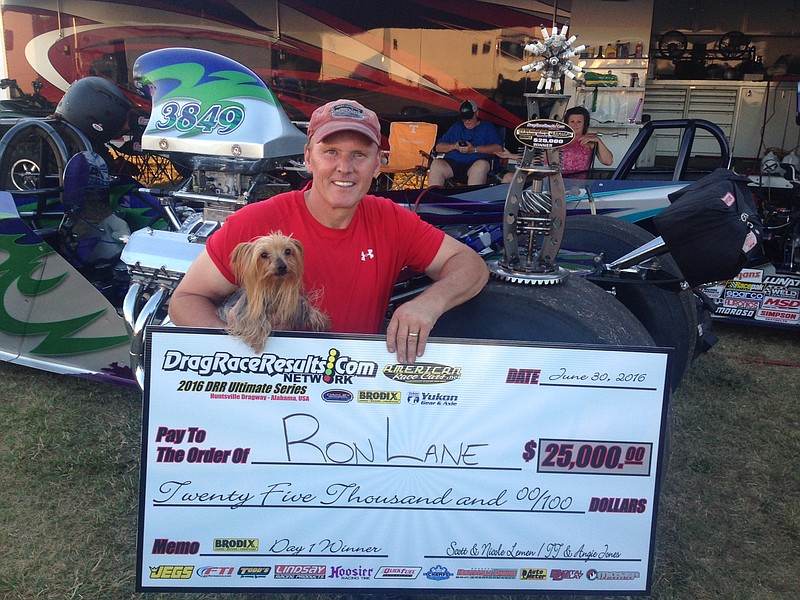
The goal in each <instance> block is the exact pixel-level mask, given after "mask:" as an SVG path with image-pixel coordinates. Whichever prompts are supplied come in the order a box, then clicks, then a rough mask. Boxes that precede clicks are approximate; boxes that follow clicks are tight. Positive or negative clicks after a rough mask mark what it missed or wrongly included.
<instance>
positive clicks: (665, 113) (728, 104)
mask: <svg viewBox="0 0 800 600" xmlns="http://www.w3.org/2000/svg"><path fill="white" fill-rule="evenodd" d="M738 95H739V85H738V84H733V85H731V84H725V83H687V82H683V83H680V82H669V83H665V82H653V83H651V82H648V84H647V95H646V96H645V101H644V112H645V113H646V114H648V115H650V118H651V119H653V120H661V119H705V120H706V121H711V122H712V123H714V124H715V125H717V126H719V127H720V129H722V131H723V132H724V133H725V136H726V137H727V138H728V141H729V142H730V141H731V140H732V139H733V135H734V129H735V122H736V102H737V99H738ZM656 137H657V145H656V151H657V153H658V154H665V155H667V156H672V155H676V154H677V152H678V146H679V144H680V137H679V132H678V131H676V130H673V131H669V132H658V133H657V134H656ZM694 153H695V154H697V155H700V156H715V155H719V144H717V142H716V140H715V139H714V138H713V137H712V136H711V134H709V133H706V132H704V131H700V132H698V133H697V137H696V139H695V143H694Z"/></svg>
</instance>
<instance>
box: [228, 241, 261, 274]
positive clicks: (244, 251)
mask: <svg viewBox="0 0 800 600" xmlns="http://www.w3.org/2000/svg"><path fill="white" fill-rule="evenodd" d="M255 247H256V244H255V243H253V242H242V243H240V244H238V245H237V246H236V248H234V249H233V253H231V267H232V270H233V274H234V276H235V277H236V280H237V281H241V280H242V278H243V275H244V273H246V272H247V269H248V267H249V266H250V261H252V254H253V249H254V248H255Z"/></svg>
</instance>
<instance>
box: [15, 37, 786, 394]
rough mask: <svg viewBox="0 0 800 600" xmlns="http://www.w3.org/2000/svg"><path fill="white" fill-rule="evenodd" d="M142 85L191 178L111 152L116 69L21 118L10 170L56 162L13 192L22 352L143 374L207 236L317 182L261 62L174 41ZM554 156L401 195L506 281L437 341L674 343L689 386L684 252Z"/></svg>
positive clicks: (693, 335)
mask: <svg viewBox="0 0 800 600" xmlns="http://www.w3.org/2000/svg"><path fill="white" fill-rule="evenodd" d="M134 81H135V83H136V86H137V88H138V90H139V92H140V93H141V94H143V95H145V96H147V97H149V98H150V99H151V101H152V112H151V115H150V119H149V122H148V123H147V125H146V129H145V130H144V133H143V134H142V136H141V149H142V151H144V152H152V153H154V154H158V155H159V156H166V157H168V158H169V160H170V161H172V163H174V164H175V165H176V167H177V169H178V171H179V172H182V173H185V174H186V177H185V178H184V179H183V180H182V181H180V182H179V183H178V184H177V185H170V186H163V187H161V188H155V187H142V186H140V185H138V183H137V182H136V180H135V179H134V178H133V177H132V176H130V174H126V173H122V174H120V173H116V172H113V170H112V171H109V161H108V157H107V156H104V150H103V146H104V145H105V144H108V143H109V142H110V141H111V140H113V139H115V137H117V136H118V135H119V134H120V132H121V130H122V129H123V125H124V123H125V121H126V120H127V118H128V116H127V115H126V114H125V113H126V111H127V107H129V104H126V103H125V102H124V99H125V96H124V95H123V94H122V93H121V92H120V91H119V90H115V89H114V87H115V86H114V85H113V84H111V83H110V82H108V81H106V80H103V79H102V78H97V77H90V78H85V79H81V80H78V81H77V82H76V83H75V84H73V86H72V87H71V88H70V90H68V92H67V93H66V94H65V96H64V98H63V99H62V101H61V103H59V106H58V107H57V109H56V111H55V116H54V117H52V118H47V119H34V120H28V121H23V122H20V123H18V124H17V125H15V126H14V127H12V128H11V129H10V130H9V131H8V133H6V135H5V136H3V138H2V140H0V172H2V171H4V170H5V169H6V168H8V166H9V160H10V159H9V158H8V157H13V155H14V151H15V147H16V146H17V143H16V142H18V141H19V140H30V139H33V140H38V141H39V155H38V164H39V166H40V172H39V175H38V176H37V179H36V180H35V182H34V183H35V185H32V186H30V188H29V189H25V190H16V189H12V188H10V187H8V186H5V191H0V265H2V268H1V269H0V285H1V286H2V302H0V311H1V314H0V358H2V359H3V360H5V361H11V362H16V363H19V364H23V365H27V366H31V367H35V368H41V369H45V370H49V371H53V372H58V373H63V374H71V375H78V376H82V377H89V378H98V379H103V380H107V381H111V382H114V383H121V384H130V385H137V384H138V385H141V384H142V382H143V380H144V366H143V356H144V331H145V328H146V327H147V326H149V325H157V324H165V323H168V316H167V309H168V304H169V298H170V294H171V292H172V291H173V290H174V289H175V287H176V286H177V284H178V282H179V281H180V279H181V277H182V276H183V274H184V273H185V272H186V269H187V268H188V266H189V264H191V262H192V261H193V260H194V258H195V257H196V256H197V255H198V254H199V253H200V252H201V251H202V249H203V247H204V242H205V240H207V239H208V237H209V236H210V235H212V234H213V233H214V231H216V229H218V228H219V227H220V226H221V223H222V222H224V220H225V217H226V216H227V215H229V214H231V213H232V212H233V211H235V210H237V209H238V208H240V207H242V206H244V205H246V204H248V203H250V202H257V201H261V200H263V199H266V198H269V197H271V196H272V195H275V194H277V193H280V192H282V191H286V190H288V189H293V188H296V187H298V186H301V185H303V184H304V183H305V182H306V181H307V178H308V173H307V172H306V171H305V169H304V168H303V165H302V156H303V146H304V144H305V142H306V136H305V134H304V133H303V131H302V130H301V129H299V128H298V127H297V126H296V125H295V124H293V123H292V122H291V121H290V120H289V119H288V117H287V116H286V114H285V113H284V111H283V109H282V107H281V105H280V103H279V102H278V101H277V100H276V98H275V96H274V95H273V94H272V92H271V91H270V89H269V88H268V86H267V85H265V84H264V83H263V82H262V81H261V80H260V79H259V78H258V77H257V76H256V75H255V74H254V73H253V72H252V71H250V70H249V69H247V68H246V67H244V66H243V65H241V64H239V63H236V62H235V61H232V60H230V59H228V58H226V57H224V56H221V55H218V54H214V53H211V52H207V51H202V50H195V49H181V48H170V49H162V50H156V51H153V52H150V53H147V54H144V55H143V56H142V57H140V59H139V60H138V61H137V63H136V65H135V66H134ZM82 82H84V83H82ZM548 103H550V100H549V99H548ZM541 104H542V103H541V102H540V99H539V98H532V99H529V113H531V117H532V118H531V123H532V124H533V125H532V126H534V125H536V123H538V122H539V121H541V120H542V119H540V118H539V117H540V114H539V110H540V108H541ZM554 106H556V109H555V110H552V108H551V109H550V110H549V113H548V115H547V118H546V119H543V120H544V121H555V120H557V119H558V117H559V114H558V113H559V112H560V111H561V110H562V108H563V106H564V104H563V102H562V103H560V104H559V103H555V104H554ZM709 125H710V124H709ZM704 126H706V125H705V124H704ZM722 139H723V141H724V136H723V137H722ZM541 150H542V148H537V147H535V145H534V144H532V145H531V146H530V147H529V148H528V149H526V151H525V156H524V160H523V163H522V165H521V166H520V168H519V169H518V172H517V173H516V176H515V182H514V183H512V184H510V185H508V186H493V188H494V189H492V190H490V192H491V194H492V195H497V194H501V195H502V197H501V198H494V197H490V198H486V197H483V196H481V197H479V198H477V199H476V198H473V197H470V194H473V193H477V194H479V195H480V193H481V192H482V191H483V192H486V190H467V191H466V192H464V194H465V197H464V196H462V197H459V196H456V195H450V196H444V195H441V194H439V193H436V191H434V190H431V191H430V193H429V194H428V196H427V197H426V198H424V199H420V198H419V197H418V196H417V197H416V198H414V199H413V201H411V200H409V199H408V198H396V201H398V202H404V203H407V204H408V206H409V208H410V209H412V210H417V211H418V212H419V214H420V216H421V217H422V218H424V219H426V220H429V221H430V222H432V223H434V224H435V225H436V226H439V227H442V228H443V229H445V230H446V231H447V232H448V233H449V234H451V235H453V236H455V237H457V238H458V239H460V240H462V241H463V242H464V243H467V244H469V245H471V246H472V247H473V248H475V249H476V250H477V251H479V252H480V253H481V254H483V255H484V256H485V257H486V259H487V261H489V263H490V268H491V269H492V271H493V273H494V274H495V275H496V276H495V277H493V278H492V280H491V281H490V283H489V285H487V287H486V288H485V289H484V291H483V292H482V293H481V294H479V295H478V296H477V297H476V298H474V299H473V300H472V301H470V302H468V303H466V304H464V305H462V306H461V307H457V308H456V309H453V310H452V311H450V312H449V313H447V314H446V315H443V316H442V318H441V319H440V321H439V322H438V323H437V325H436V328H435V329H434V331H433V332H432V335H436V336H440V337H466V338H476V339H507V340H523V341H542V342H564V343H588V344H601V345H626V346H637V347H638V346H653V345H658V346H663V347H669V348H673V349H674V351H673V354H672V358H671V364H672V367H671V384H672V386H673V388H674V387H677V385H678V384H679V382H680V379H681V377H682V375H683V372H684V371H685V369H686V367H687V366H688V364H689V362H690V361H691V359H692V357H693V356H694V355H695V353H696V352H697V346H698V311H697V302H696V299H695V296H694V294H693V293H692V291H691V289H690V286H689V285H688V284H687V283H686V281H685V278H684V277H683V275H682V274H681V271H680V268H679V266H678V264H676V263H675V261H674V260H673V258H672V257H670V256H669V254H667V248H666V245H665V243H664V241H663V239H659V238H657V237H654V236H653V235H652V234H651V233H650V232H648V231H647V230H646V229H644V228H642V227H638V226H637V225H634V224H632V223H630V222H628V221H625V220H624V219H620V218H612V217H609V216H603V215H602V213H603V211H604V210H605V209H604V208H602V207H603V206H604V202H606V203H607V204H608V205H611V204H612V203H613V202H612V197H613V196H615V195H617V196H619V195H620V194H614V192H613V191H610V192H608V194H607V195H606V196H607V198H605V197H603V194H601V193H600V192H598V191H597V190H596V188H593V187H591V186H589V185H588V184H587V183H586V182H582V183H581V185H582V186H583V187H582V188H581V189H582V190H583V192H581V193H583V196H576V197H570V198H569V199H568V198H567V194H566V190H567V189H569V186H570V185H571V184H570V183H569V182H567V183H565V182H564V181H563V180H562V179H561V175H560V171H559V169H558V166H557V154H555V152H556V150H555V149H553V148H546V149H544V153H545V156H549V158H550V162H549V165H544V164H542V160H541V157H542V153H541ZM687 152H688V150H687ZM634 162H635V161H634ZM628 183H633V182H628ZM635 183H638V184H639V186H638V187H639V191H638V192H633V191H631V189H630V188H631V187H635V186H628V189H627V191H625V192H624V194H626V195H627V196H628V197H629V198H630V197H631V195H633V196H634V197H638V198H639V200H640V206H643V205H648V206H649V205H650V204H652V205H653V206H655V205H656V204H658V203H660V208H661V209H664V207H667V206H669V201H668V199H667V194H668V193H669V192H670V191H673V190H678V189H680V188H682V187H684V186H685V185H686V183H685V182H679V181H668V182H664V181H659V182H653V183H646V182H635ZM603 185H606V186H608V188H611V187H614V185H616V184H614V182H613V181H607V182H605V183H604V184H603ZM623 187H624V186H623ZM608 188H606V189H608ZM487 189H488V188H487ZM642 189H645V190H648V191H647V192H646V194H649V197H651V200H647V199H645V198H643V197H642V194H643V192H642ZM592 190H594V191H592ZM587 194H588V195H590V196H591V195H593V197H592V198H590V199H586V198H585V197H584V196H586V195H587ZM652 198H655V200H653V199H652ZM793 202H795V203H796V202H797V200H796V195H795V199H794V200H793ZM587 204H589V205H591V206H592V207H593V208H592V209H591V210H590V211H589V212H596V213H598V214H594V215H592V214H579V213H578V212H576V213H575V214H570V216H569V218H567V213H568V212H572V211H570V210H569V209H568V206H569V205H575V206H576V207H578V208H577V211H582V210H583V209H584V207H585V206H586V205H587ZM676 205H677V204H676ZM632 210H633V209H632ZM647 210H648V212H650V213H651V216H652V213H654V212H657V211H656V209H655V208H648V209H647ZM790 213H791V214H790ZM780 215H781V217H780V218H783V217H784V216H785V217H786V222H787V225H786V226H782V227H778V228H776V230H775V233H776V235H777V234H781V235H782V234H784V233H786V232H788V231H793V232H794V234H796V233H797V224H796V222H797V204H794V205H793V208H792V210H791V211H788V212H786V214H785V215H784V212H781V213H780ZM512 217H513V218H512ZM737 218H738V214H737ZM770 218H771V219H772V218H773V217H770ZM790 219H794V220H793V221H791V223H790V222H789V220H790ZM631 251H633V253H631ZM792 264H793V265H794V266H793V267H791V268H796V263H792ZM785 267H786V265H785V264H783V263H782V264H781V265H780V267H779V268H781V269H783V268H785ZM728 270H730V269H728ZM737 272H738V271H737ZM729 277H730V278H732V279H733V278H734V273H731V274H730V275H729ZM425 285H426V280H425V278H424V277H422V276H419V275H415V274H411V273H409V274H406V275H404V276H403V277H402V278H401V280H400V281H398V282H397V284H396V287H395V295H394V297H393V306H396V305H397V304H399V303H401V302H403V301H405V300H407V299H408V298H410V297H413V295H415V294H416V293H419V291H421V290H422V289H424V286H425ZM609 292H610V293H609Z"/></svg>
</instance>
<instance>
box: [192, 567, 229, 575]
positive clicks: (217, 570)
mask: <svg viewBox="0 0 800 600" xmlns="http://www.w3.org/2000/svg"><path fill="white" fill-rule="evenodd" d="M197 576H198V577H232V576H233V567H200V568H199V569H197Z"/></svg>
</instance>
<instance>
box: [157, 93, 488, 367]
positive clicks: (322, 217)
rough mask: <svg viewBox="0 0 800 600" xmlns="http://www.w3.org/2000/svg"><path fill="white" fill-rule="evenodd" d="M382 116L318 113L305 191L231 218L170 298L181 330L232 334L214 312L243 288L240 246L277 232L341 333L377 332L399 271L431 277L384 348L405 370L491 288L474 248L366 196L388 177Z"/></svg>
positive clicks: (339, 107)
mask: <svg viewBox="0 0 800 600" xmlns="http://www.w3.org/2000/svg"><path fill="white" fill-rule="evenodd" d="M380 136H381V133H380V124H379V122H378V117H377V115H376V114H375V113H374V112H372V111H371V110H369V109H366V108H364V107H363V106H362V105H361V104H359V103H358V102H354V101H352V100H335V101H333V102H329V103H328V104H326V105H324V106H321V107H319V108H318V109H316V110H315V111H314V113H313V114H312V115H311V121H310V122H309V127H308V143H307V145H306V148H305V163H306V168H307V169H308V171H309V172H310V173H311V174H312V176H313V181H312V183H311V185H309V186H307V187H306V188H305V189H304V190H301V191H293V192H287V193H284V194H279V195H277V196H274V197H272V198H269V199H268V200H264V201H262V202H257V203H255V204H251V205H248V206H246V207H244V208H242V209H241V210H239V211H237V212H236V213H234V214H233V215H232V216H230V217H228V219H227V220H226V221H225V224H224V225H223V227H222V228H221V229H220V230H219V231H217V232H216V233H215V234H214V235H213V236H211V237H210V238H209V240H208V243H207V245H206V249H205V250H204V251H203V252H202V253H201V254H200V256H198V258H197V259H196V260H195V262H194V263H193V264H192V265H191V267H190V268H189V270H188V271H187V273H186V275H185V277H184V278H183V280H182V281H181V283H180V284H179V285H178V287H177V289H176V290H175V292H174V293H173V295H172V298H171V299H170V309H169V314H170V318H171V320H172V322H173V323H175V324H176V325H187V326H195V327H224V323H223V322H222V320H221V319H220V318H219V317H218V316H217V314H216V309H217V306H219V305H220V304H221V303H222V301H223V300H224V299H225V298H226V297H227V296H229V295H230V294H231V293H233V292H234V291H235V290H236V288H237V282H236V280H235V277H234V275H233V273H232V271H231V266H230V256H231V252H232V251H233V249H234V248H235V247H236V245H237V244H239V243H240V242H245V241H249V240H251V239H253V238H255V237H258V236H261V235H267V234H269V233H271V232H273V231H281V232H282V233H283V234H285V235H291V236H292V237H294V238H295V239H297V240H299V241H300V242H302V243H303V247H304V253H305V270H304V276H303V280H304V283H305V286H306V289H307V290H308V291H310V292H311V291H315V290H316V291H318V292H319V294H320V305H319V306H318V308H319V309H320V310H322V311H324V312H326V313H327V314H328V316H330V318H331V322H332V328H333V331H335V332H340V333H378V332H379V331H380V329H381V326H382V323H383V317H384V315H385V314H386V309H387V307H388V303H389V297H390V295H391V291H392V288H393V286H394V283H395V281H396V279H397V276H398V274H399V273H400V270H401V269H402V268H403V267H405V266H408V267H410V268H412V269H414V270H415V271H420V272H422V271H424V272H425V273H426V274H427V275H428V276H429V277H430V278H431V279H433V280H434V283H433V284H432V285H431V286H430V287H429V288H428V289H426V290H425V291H424V292H423V293H422V294H420V295H419V296H417V297H416V298H414V299H413V300H410V301H408V302H406V303H404V304H402V305H401V306H399V307H398V308H397V310H395V312H394V314H393V316H392V319H391V321H390V323H389V326H388V328H387V331H386V347H387V349H388V350H389V352H397V360H398V361H399V362H414V360H415V358H416V357H418V356H422V354H423V352H424V351H425V344H426V342H427V339H428V335H429V333H430V331H431V329H432V328H433V326H434V324H435V323H436V321H437V319H438V318H439V317H440V316H441V315H442V314H443V313H444V312H445V311H447V310H449V309H450V308H452V307H453V306H456V305H458V304H461V303H462V302H465V301H466V300H469V299H470V298H472V297H473V296H474V295H475V294H477V293H478V292H479V291H480V290H481V289H482V288H483V286H484V285H485V283H486V280H487V278H488V271H487V269H486V265H485V264H484V262H483V260H482V259H481V258H480V257H479V256H478V255H477V254H476V253H475V252H474V251H473V250H472V249H470V248H469V247H468V246H466V245H464V244H462V243H460V242H458V241H457V240H455V239H454V238H452V237H450V236H447V235H445V234H444V233H443V232H441V231H439V230H437V229H436V228H434V227H432V226H431V225H429V224H427V223H425V222H423V221H421V220H420V219H419V217H418V216H417V215H416V214H414V213H412V212H411V211H409V210H407V209H405V208H402V207H400V206H398V205H396V204H394V203H393V202H391V201H389V200H386V199H385V198H378V197H376V196H371V195H368V194H367V192H368V191H369V188H370V186H371V185H372V180H373V179H374V178H375V177H376V176H377V174H378V173H379V171H380V154H379V148H380V140H381V137H380Z"/></svg>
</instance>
